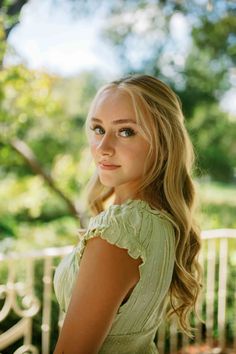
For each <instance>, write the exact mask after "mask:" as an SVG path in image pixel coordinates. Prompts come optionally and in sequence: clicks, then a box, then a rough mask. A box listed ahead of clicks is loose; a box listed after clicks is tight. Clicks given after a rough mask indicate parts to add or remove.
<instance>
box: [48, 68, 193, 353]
mask: <svg viewBox="0 0 236 354" xmlns="http://www.w3.org/2000/svg"><path fill="white" fill-rule="evenodd" d="M87 131H88V140H89V144H90V148H91V153H92V156H93V159H94V162H95V164H96V172H95V175H94V176H93V178H92V180H91V185H90V193H89V196H88V202H89V206H90V208H91V210H92V211H93V213H94V216H93V217H92V218H91V219H90V222H89V225H88V229H87V231H86V232H85V234H84V237H83V238H82V240H81V241H80V243H79V245H78V246H77V247H75V249H74V251H73V252H72V253H71V254H70V255H68V256H67V257H66V258H65V259H64V260H63V261H62V262H61V264H60V265H59V267H58V268H57V271H56V274H55V280H54V286H55V292H56V295H57V298H58V301H59V304H60V306H61V308H62V310H63V311H65V312H66V316H65V320H64V324H63V327H62V330H61V333H60V336H59V339H58V342H57V345H56V349H55V352H54V353H55V354H62V353H65V354H95V353H100V354H113V353H114V354H151V353H158V350H157V348H156V345H155V344H154V338H155V335H156V332H157V329H158V327H159V325H160V323H161V321H162V320H163V318H164V315H165V312H166V309H167V305H168V304H169V305H170V306H169V307H170V311H171V312H172V313H174V314H175V315H177V318H178V322H179V326H180V328H181V329H182V331H184V332H185V333H187V334H188V335H191V331H190V330H191V328H190V325H189V320H188V317H189V313H190V311H191V310H195V307H196V306H195V305H196V301H197V298H198V295H199V291H200V268H199V263H198V260H197V256H198V253H199V249H200V238H199V230H198V228H197V227H196V226H195V223H194V218H193V214H194V201H195V192H194V186H193V182H192V179H191V168H192V163H193V150H192V145H191V142H190V139H189V136H188V134H187V131H186V128H185V126H184V118H183V114H182V111H181V105H180V102H179V100H178V98H177V96H176V95H175V94H174V92H173V91H172V90H171V89H170V88H169V87H168V86H167V85H166V84H164V83H163V82H161V81H160V80H158V79H156V78H154V77H151V76H148V75H133V76H128V77H125V78H122V79H121V80H118V81H114V82H112V83H110V84H108V85H106V86H104V87H102V88H101V89H100V90H99V91H98V93H97V95H96V96H95V99H94V101H93V103H92V105H91V109H90V112H89V114H88V118H87Z"/></svg>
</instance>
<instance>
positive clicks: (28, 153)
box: [9, 138, 85, 228]
mask: <svg viewBox="0 0 236 354" xmlns="http://www.w3.org/2000/svg"><path fill="white" fill-rule="evenodd" d="M9 144H10V146H11V147H12V148H13V149H14V150H15V151H16V152H17V153H18V154H19V155H20V156H21V157H23V158H24V160H25V161H26V163H27V164H28V165H29V166H30V168H31V169H32V171H33V172H35V173H36V174H37V175H39V176H41V177H42V178H43V180H44V181H45V182H46V183H47V184H48V185H49V187H50V188H51V189H52V190H53V191H54V192H56V194H57V195H59V196H60V197H61V198H62V199H63V200H64V202H65V203H66V204H67V207H68V209H69V211H70V213H71V214H72V215H73V216H74V217H76V219H79V221H80V226H81V228H83V227H85V226H84V225H85V215H84V213H83V212H82V211H80V210H78V208H77V207H76V205H75V204H74V203H73V202H72V201H71V200H70V199H69V198H68V197H67V196H66V195H65V194H64V193H63V192H62V191H61V190H60V189H59V188H58V187H57V186H56V184H55V181H54V180H53V178H52V177H51V175H50V174H48V173H47V172H46V171H44V169H43V168H42V166H41V165H40V163H39V162H38V160H37V158H36V156H35V155H34V153H33V151H32V150H31V149H30V148H29V146H28V145H27V144H26V143H25V142H24V141H22V140H19V139H16V138H15V139H13V140H11V141H10V142H9Z"/></svg>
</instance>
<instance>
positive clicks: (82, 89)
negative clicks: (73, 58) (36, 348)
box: [0, 0, 236, 346]
mask: <svg viewBox="0 0 236 354" xmlns="http://www.w3.org/2000/svg"><path fill="white" fill-rule="evenodd" d="M25 2H27V1H15V3H17V4H18V5H19V8H18V10H19V9H20V8H21V6H23V4H24V3H25ZM72 2H73V1H72ZM73 3H74V5H73V6H74V7H76V6H77V7H78V8H79V10H81V9H83V8H85V5H84V4H83V2H73ZM87 3H88V4H89V7H90V10H89V8H88V9H87V10H86V11H84V12H82V13H83V14H85V13H86V12H88V13H89V12H90V11H94V6H95V5H96V6H100V2H99V5H98V2H95V1H94V0H90V1H88V2H87ZM219 3H220V1H219ZM11 5H14V4H13V2H12V1H6V0H5V1H4V14H3V15H2V13H3V12H1V13H0V63H1V64H2V61H3V58H4V54H5V51H6V48H7V43H6V40H5V39H6V37H7V36H8V34H9V31H10V30H11V29H12V28H13V26H14V25H15V24H16V23H17V21H18V18H19V12H18V13H17V9H16V11H15V12H14V14H13V16H12V17H11V15H10V14H11V10H10V7H11ZM216 5H217V4H216ZM186 6H187V7H186ZM216 8H217V6H216ZM1 10H2V9H1ZM221 10H222V9H221V8H220V7H219V8H218V10H217V9H216V11H215V12H214V13H212V14H211V13H210V14H208V13H206V11H205V12H204V11H199V8H196V2H194V1H193V0H191V1H188V2H179V1H178V2H168V1H160V2H152V1H143V0H138V1H135V2H134V1H126V2H123V1H122V2H119V1H118V2H116V1H111V2H109V15H108V16H107V18H109V21H107V23H106V26H105V30H104V33H103V35H104V37H105V38H106V40H109V41H110V42H111V43H112V45H113V48H114V49H115V50H117V54H118V55H117V56H118V57H119V58H120V63H121V64H122V68H123V73H124V75H125V74H129V73H134V72H145V73H147V74H151V75H155V76H158V77H160V78H161V79H163V80H164V81H165V82H167V83H169V84H170V85H171V86H172V87H173V88H174V90H175V91H176V92H177V93H178V95H179V96H180V98H181V101H182V103H183V110H184V113H185V117H186V123H187V127H188V130H189V132H190V135H191V138H192V141H193V143H194V147H195V151H196V155H197V169H196V172H195V177H196V180H197V181H198V195H199V202H200V210H199V214H198V220H199V224H200V227H201V229H211V228H236V218H235V215H236V188H235V168H236V118H235V116H233V115H230V114H229V113H226V112H223V111H222V109H221V107H220V98H221V97H223V95H224V94H225V93H226V92H227V90H228V89H230V88H231V87H232V86H233V83H232V82H233V81H234V80H235V79H234V76H233V73H234V70H235V58H236V56H235V53H236V22H235V16H234V15H235V13H234V11H235V10H230V11H229V9H228V10H227V9H226V10H227V11H226V10H224V8H223V10H222V11H221ZM79 12H80V11H79ZM176 13H182V14H183V15H185V16H188V15H189V16H193V17H194V18H195V20H196V21H195V22H194V25H193V26H192V30H191V49H190V50H189V53H188V56H187V58H186V60H185V62H184V66H181V65H178V64H177V63H176V62H175V60H174V58H173V56H174V54H173V53H172V54H171V55H172V56H171V55H166V52H165V50H166V48H167V49H168V48H170V47H171V46H174V42H173V39H171V38H170V21H171V19H172V17H173V16H174V15H175V14H176ZM138 21H141V22H142V23H144V24H145V28H146V29H145V31H143V32H142V31H141V32H140V28H141V27H139V26H138ZM4 29H5V32H4ZM140 38H141V39H142V40H144V41H146V43H149V44H150V46H149V50H148V51H146V52H145V53H146V54H147V55H146V56H144V58H143V60H142V61H141V63H140V64H139V66H135V65H134V64H133V63H132V61H130V60H129V59H128V53H127V52H128V50H129V48H130V47H132V45H133V46H134V48H135V47H136V46H137V43H138V44H140V43H139V40H140ZM140 48H142V43H141V47H140ZM169 72H171V75H169V74H168V73H169ZM234 75H235V74H234ZM102 83H103V79H102V78H101V77H100V76H99V75H98V73H95V72H85V73H82V74H80V75H79V76H76V77H73V78H67V79H65V78H59V77H56V76H53V75H49V74H48V73H45V72H40V71H34V70H29V69H28V68H26V67H25V66H24V65H17V66H12V67H3V66H2V65H1V68H0V252H8V251H10V250H17V251H24V250H29V249H32V248H37V249H40V248H45V247H50V246H60V245H67V244H74V243H75V242H76V232H77V228H78V226H79V223H78V220H77V219H76V218H75V217H74V216H73V215H72V214H71V212H70V210H68V207H67V205H66V203H65V200H63V198H61V197H60V195H59V194H56V193H55V190H53V189H52V188H51V187H50V185H49V184H47V183H46V182H45V180H44V179H43V178H42V176H41V175H40V174H36V173H35V171H33V170H32V168H31V166H30V165H29V163H27V162H26V160H25V158H24V156H22V155H21V154H19V152H17V151H16V150H15V149H14V148H13V142H14V140H15V139H18V140H20V141H21V142H23V143H24V144H25V146H27V147H28V149H29V151H31V152H32V153H33V154H34V156H35V157H36V159H37V161H38V163H39V164H40V166H41V167H42V168H43V170H44V171H45V172H46V173H47V174H49V175H50V176H51V177H52V179H53V181H54V184H55V186H56V187H57V188H58V189H59V190H60V191H61V192H62V193H63V194H65V195H66V196H67V197H68V198H69V199H70V200H71V201H72V202H73V203H75V204H76V203H78V202H81V203H82V204H83V203H84V199H83V192H84V186H85V185H86V182H87V181H88V179H89V176H90V175H91V173H92V169H93V166H92V164H91V163H90V155H89V151H88V147H87V143H86V136H85V132H84V122H85V118H86V114H87V112H88V108H89V104H90V102H91V99H92V97H93V96H94V94H95V92H96V91H97V89H98V87H99V86H100V85H101V84H102ZM41 273H42V267H41V266H40V265H39V266H38V268H37V275H38V279H40V281H38V282H37V284H36V287H37V294H38V296H39V297H41V295H42V282H41V277H42V274H41ZM232 291H233V290H232ZM53 306H54V307H53V312H54V313H55V314H56V313H57V311H58V307H57V305H56V301H55V299H53ZM53 318H56V316H53ZM11 320H12V323H14V321H15V317H14V316H13V317H12V318H11ZM34 325H35V326H36V327H37V330H35V331H34V335H35V336H36V337H37V338H36V337H35V341H37V342H40V331H41V328H40V326H41V318H40V315H39V317H38V318H37V319H36V322H35V324H34ZM56 327H57V324H56V323H53V328H56ZM6 328H9V324H7V325H6ZM53 340H54V341H55V340H56V336H55V337H53ZM54 345H55V343H53V346H54Z"/></svg>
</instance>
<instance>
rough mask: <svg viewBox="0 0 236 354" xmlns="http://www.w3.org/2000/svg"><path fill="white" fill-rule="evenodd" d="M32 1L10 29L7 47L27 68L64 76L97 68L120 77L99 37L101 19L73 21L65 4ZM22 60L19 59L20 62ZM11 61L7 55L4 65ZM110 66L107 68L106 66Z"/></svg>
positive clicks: (61, 2)
mask: <svg viewBox="0 0 236 354" xmlns="http://www.w3.org/2000/svg"><path fill="white" fill-rule="evenodd" d="M52 2H53V1H50V0H42V1H38V0H31V1H29V3H27V4H26V5H25V6H24V7H23V9H22V11H21V16H20V24H19V25H17V26H16V27H15V29H13V31H12V32H11V34H10V37H9V40H8V42H9V44H11V45H12V47H13V48H14V49H15V50H16V51H17V53H19V55H20V57H21V58H23V60H24V61H25V62H26V64H27V66H29V67H30V68H34V69H39V68H44V69H46V70H47V71H50V72H53V73H57V74H59V75H63V76H67V75H74V74H76V73H78V72H80V71H83V70H91V69H99V70H100V71H104V72H105V71H106V72H107V75H109V76H111V75H116V74H119V68H118V63H117V61H116V58H115V55H114V53H113V51H112V50H111V48H109V47H108V45H105V44H104V43H103V42H102V41H101V39H100V38H99V30H100V28H101V26H102V23H103V21H104V20H103V18H102V17H103V16H102V13H101V16H99V13H97V15H96V16H94V17H93V18H92V22H91V21H88V19H79V20H77V21H72V19H71V12H70V8H69V6H68V3H66V1H60V4H57V5H56V4H53V5H52ZM21 60H22V59H21ZM12 61H13V58H12V57H10V56H8V57H7V58H6V61H5V62H6V63H7V64H10V63H11V62H12ZM108 63H109V65H107V64H108Z"/></svg>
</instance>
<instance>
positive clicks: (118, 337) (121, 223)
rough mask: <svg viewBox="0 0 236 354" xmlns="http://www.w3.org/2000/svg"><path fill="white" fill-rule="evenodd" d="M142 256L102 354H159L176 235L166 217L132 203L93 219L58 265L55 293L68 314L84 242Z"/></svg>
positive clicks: (163, 214)
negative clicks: (103, 242)
mask: <svg viewBox="0 0 236 354" xmlns="http://www.w3.org/2000/svg"><path fill="white" fill-rule="evenodd" d="M98 235H100V237H102V238H103V239H105V240H107V241H108V242H109V243H111V244H116V245H117V246H118V247H121V248H125V249H127V250H128V253H129V255H130V256H131V257H133V258H135V259H137V258H138V257H141V258H142V260H143V262H142V264H141V265H139V271H140V279H139V281H138V283H137V284H136V286H135V288H134V289H133V291H132V293H131V295H130V297H129V298H128V300H127V301H126V302H125V303H124V304H121V306H120V307H119V309H118V312H117V314H116V316H115V318H114V321H113V324H112V327H111V329H110V332H109V334H108V336H107V337H106V339H105V341H104V343H103V345H102V347H101V349H100V350H99V354H157V353H158V350H157V348H156V345H155V343H154V337H155V334H156V332H157V329H158V327H159V325H160V323H161V320H162V317H163V311H164V307H165V306H164V304H165V303H166V301H165V300H166V297H167V293H168V290H169V287H170V283H171V279H172V274H173V268H174V261H175V234H174V227H173V225H172V223H171V218H170V217H169V216H168V214H167V213H165V212H161V211H158V210H154V209H152V208H151V207H150V206H149V204H148V203H147V202H145V201H142V200H137V199H136V200H131V199H128V200H127V201H126V202H124V203H123V204H120V205H111V206H110V207H109V208H108V209H106V210H105V211H103V212H101V213H100V214H98V215H96V216H95V217H92V218H91V219H90V221H89V225H88V229H87V231H86V232H85V234H84V237H83V238H82V240H81V241H80V242H79V244H78V245H77V246H76V247H75V248H74V249H73V251H72V253H70V254H69V255H67V256H66V257H65V258H64V259H63V260H62V261H61V263H60V264H59V266H58V267H57V269H56V272H55V276H54V289H55V293H56V297H57V299H58V302H59V305H60V308H61V309H62V311H64V312H66V310H67V308H68V305H69V302H70V298H71V294H72V289H73V285H74V281H75V278H76V274H77V272H78V271H79V265H80V260H81V257H82V255H83V251H84V248H85V246H86V241H87V240H88V239H90V238H92V237H95V236H98Z"/></svg>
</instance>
